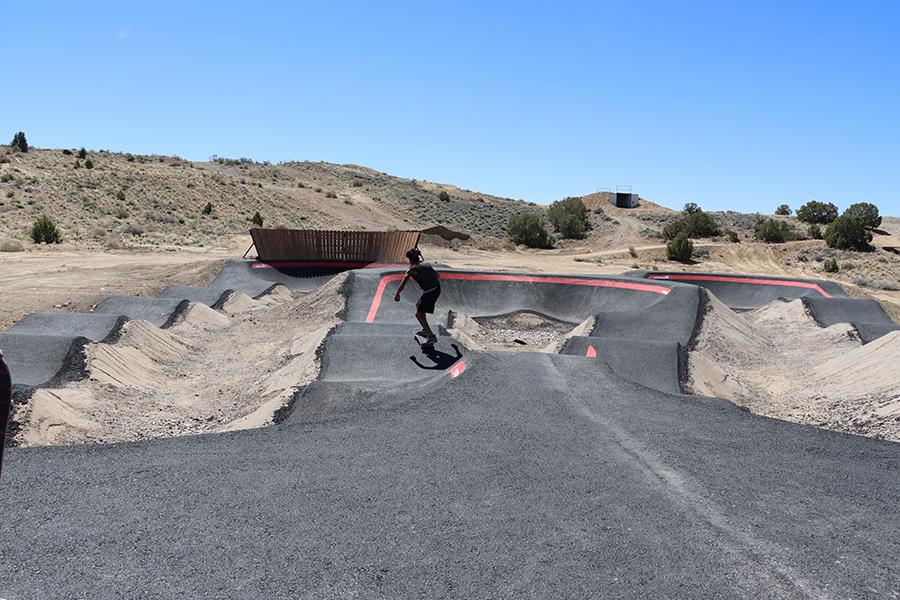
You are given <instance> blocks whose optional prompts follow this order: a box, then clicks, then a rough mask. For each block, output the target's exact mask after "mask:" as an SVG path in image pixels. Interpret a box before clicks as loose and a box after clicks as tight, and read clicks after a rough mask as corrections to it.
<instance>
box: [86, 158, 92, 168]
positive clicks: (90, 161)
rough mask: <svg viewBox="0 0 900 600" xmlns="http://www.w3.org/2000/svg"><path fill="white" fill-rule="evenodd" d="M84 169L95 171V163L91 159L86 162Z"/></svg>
mask: <svg viewBox="0 0 900 600" xmlns="http://www.w3.org/2000/svg"><path fill="white" fill-rule="evenodd" d="M84 168H85V169H93V168H94V161H92V160H91V159H87V160H86V161H84Z"/></svg>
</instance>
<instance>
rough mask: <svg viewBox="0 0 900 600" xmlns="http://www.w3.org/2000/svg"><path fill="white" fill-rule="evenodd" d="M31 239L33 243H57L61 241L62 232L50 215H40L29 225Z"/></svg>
mask: <svg viewBox="0 0 900 600" xmlns="http://www.w3.org/2000/svg"><path fill="white" fill-rule="evenodd" d="M31 239H32V240H34V243H35V244H58V243H60V242H61V241H62V234H61V233H60V231H59V228H58V227H57V226H56V222H55V221H54V220H53V219H52V218H51V217H50V216H48V215H41V216H40V217H38V218H37V220H36V221H35V222H34V223H33V224H32V225H31Z"/></svg>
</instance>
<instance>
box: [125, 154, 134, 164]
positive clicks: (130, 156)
mask: <svg viewBox="0 0 900 600" xmlns="http://www.w3.org/2000/svg"><path fill="white" fill-rule="evenodd" d="M125 160H127V161H128V162H134V155H133V154H126V155H125Z"/></svg>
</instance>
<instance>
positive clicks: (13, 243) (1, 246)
mask: <svg viewBox="0 0 900 600" xmlns="http://www.w3.org/2000/svg"><path fill="white" fill-rule="evenodd" d="M22 250H24V248H22V242H20V241H18V240H3V241H2V242H0V252H21V251H22Z"/></svg>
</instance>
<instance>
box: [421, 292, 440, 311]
mask: <svg viewBox="0 0 900 600" xmlns="http://www.w3.org/2000/svg"><path fill="white" fill-rule="evenodd" d="M440 295H441V288H435V289H433V290H431V291H428V292H425V293H424V294H422V297H421V298H419V301H418V302H416V310H417V312H423V313H429V314H431V313H433V312H434V303H435V302H437V299H438V296H440Z"/></svg>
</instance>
